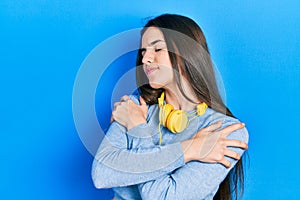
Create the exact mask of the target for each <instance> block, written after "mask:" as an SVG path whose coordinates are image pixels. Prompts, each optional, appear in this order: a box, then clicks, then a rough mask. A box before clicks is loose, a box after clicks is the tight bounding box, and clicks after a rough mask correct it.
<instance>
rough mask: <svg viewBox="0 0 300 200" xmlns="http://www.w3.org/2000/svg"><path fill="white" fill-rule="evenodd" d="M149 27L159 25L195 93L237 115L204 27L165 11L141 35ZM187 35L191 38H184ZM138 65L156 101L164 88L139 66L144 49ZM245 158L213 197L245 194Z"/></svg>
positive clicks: (141, 87)
mask: <svg viewBox="0 0 300 200" xmlns="http://www.w3.org/2000/svg"><path fill="white" fill-rule="evenodd" d="M148 27H157V28H159V29H160V30H161V31H162V33H163V35H164V37H165V41H166V44H167V49H168V52H169V57H170V60H171V63H172V66H173V69H174V71H177V72H179V71H180V72H181V73H180V74H182V75H183V76H184V77H185V78H186V79H187V80H188V81H189V82H190V83H191V86H192V88H193V91H194V93H195V94H196V96H197V97H198V98H199V99H201V100H202V101H203V102H205V103H206V104H207V105H209V107H211V108H212V109H214V110H216V111H218V112H221V113H223V114H226V115H228V116H231V117H234V116H233V114H232V113H231V112H230V110H229V109H228V108H227V107H226V105H225V104H224V102H223V100H222V98H221V95H220V93H219V90H218V86H217V83H216V77H215V71H214V67H213V64H212V60H211V57H210V53H209V49H208V46H207V43H206V39H205V36H204V34H203V32H202V30H201V28H200V27H199V26H198V25H197V24H196V23H195V22H194V21H193V20H192V19H190V18H188V17H185V16H180V15H174V14H164V15H160V16H158V17H156V18H154V19H151V20H149V21H148V23H147V24H146V25H145V26H144V28H143V30H142V32H141V35H143V34H144V32H145V31H146V30H147V28H148ZM174 33H175V34H174ZM182 35H184V36H185V37H184V36H182ZM186 37H188V38H189V39H185V38H186ZM190 40H192V41H193V42H190ZM136 65H137V66H138V67H136V81H137V86H138V91H139V93H140V95H141V96H142V97H143V98H144V99H145V101H146V102H147V103H148V104H150V105H151V104H156V103H157V99H158V97H159V96H160V94H161V93H162V92H163V89H154V88H152V87H151V86H150V85H149V83H148V78H147V76H146V75H145V73H144V71H143V68H142V67H139V66H142V65H143V63H142V54H141V50H139V51H138V55H137V60H136ZM180 74H179V73H175V79H176V82H177V84H178V86H179V89H180V91H181V93H182V94H183V95H184V96H185V98H187V99H188V100H190V101H191V99H189V97H187V96H186V95H185V93H184V90H183V88H182V85H181V78H180ZM242 160H243V157H242V158H241V159H240V160H239V161H238V162H237V164H236V165H235V166H234V167H233V168H232V169H231V171H230V172H229V174H228V175H227V177H226V178H225V179H224V180H223V182H222V183H221V184H220V186H219V190H218V191H217V193H216V195H215V197H214V199H221V200H230V199H233V197H235V199H237V198H238V197H241V196H242V193H243V187H244V172H243V161H242Z"/></svg>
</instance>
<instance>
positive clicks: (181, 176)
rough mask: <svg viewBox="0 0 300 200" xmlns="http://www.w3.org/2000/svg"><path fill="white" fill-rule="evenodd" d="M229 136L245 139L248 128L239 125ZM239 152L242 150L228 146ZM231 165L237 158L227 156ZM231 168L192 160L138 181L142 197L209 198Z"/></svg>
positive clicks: (246, 139)
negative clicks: (172, 169) (144, 180)
mask: <svg viewBox="0 0 300 200" xmlns="http://www.w3.org/2000/svg"><path fill="white" fill-rule="evenodd" d="M228 138H229V139H236V140H241V141H244V142H248V132H247V130H246V129H245V128H244V129H241V130H238V131H235V132H233V133H231V134H230V135H229V136H228ZM230 149H231V150H234V151H235V152H237V153H238V154H240V155H242V154H243V152H244V150H242V149H240V148H230ZM227 159H229V161H230V162H231V166H232V167H233V166H234V165H235V164H236V162H237V161H236V160H234V159H231V158H227ZM229 171H230V169H227V168H226V167H224V166H223V165H221V164H218V163H216V164H209V163H202V162H197V161H192V162H189V163H187V164H186V165H184V166H183V167H181V168H179V169H177V170H174V171H173V172H172V173H169V174H163V175H162V176H161V177H159V178H158V179H156V180H152V181H148V182H146V183H142V184H140V185H139V190H140V193H141V196H142V199H145V200H148V199H149V200H150V199H172V200H174V199H182V197H184V198H186V199H210V198H213V196H214V194H215V193H216V191H217V189H218V187H219V185H220V183H221V182H222V181H223V180H224V179H225V177H226V176H227V174H228V173H229Z"/></svg>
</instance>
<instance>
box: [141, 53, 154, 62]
mask: <svg viewBox="0 0 300 200" xmlns="http://www.w3.org/2000/svg"><path fill="white" fill-rule="evenodd" d="M153 59H154V54H153V52H151V50H145V52H144V55H143V59H142V63H143V64H149V63H152V62H153Z"/></svg>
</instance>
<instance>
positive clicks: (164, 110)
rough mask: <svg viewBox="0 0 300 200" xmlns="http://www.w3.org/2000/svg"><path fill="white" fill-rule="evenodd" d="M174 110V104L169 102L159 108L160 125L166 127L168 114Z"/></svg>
mask: <svg viewBox="0 0 300 200" xmlns="http://www.w3.org/2000/svg"><path fill="white" fill-rule="evenodd" d="M173 110H174V106H172V105H171V104H165V105H163V106H162V107H161V109H160V110H159V122H160V124H161V125H163V126H165V127H167V125H166V124H167V118H168V116H169V114H170V113H171V112H172V111H173Z"/></svg>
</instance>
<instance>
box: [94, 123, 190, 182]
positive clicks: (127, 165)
mask: <svg viewBox="0 0 300 200" xmlns="http://www.w3.org/2000/svg"><path fill="white" fill-rule="evenodd" d="M150 131H151V130H149V128H147V124H142V125H139V126H137V127H135V128H133V129H132V130H131V131H130V134H131V135H138V134H139V133H140V134H142V135H143V136H144V137H147V134H148V133H149V134H151V133H150ZM149 138H150V137H149ZM145 140H147V138H143V141H145ZM148 141H150V139H148ZM144 146H146V148H145V147H139V148H133V149H129V148H128V134H126V130H125V128H124V127H123V126H121V125H120V124H118V123H117V122H113V123H112V125H111V126H110V128H109V130H108V132H107V134H106V136H105V137H104V139H103V141H102V143H101V145H100V147H99V149H98V151H97V154H96V156H95V159H94V162H93V166H92V179H93V182H94V185H95V186H96V187H97V188H111V187H120V186H128V185H133V184H139V183H142V182H146V181H150V180H154V179H157V178H158V177H160V176H162V175H164V174H167V173H170V172H171V171H173V170H175V169H177V168H179V167H181V166H183V165H184V164H185V163H184V159H183V151H182V148H181V144H180V143H174V144H169V145H166V146H153V145H152V146H151V147H150V145H148V147H147V145H144Z"/></svg>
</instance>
